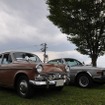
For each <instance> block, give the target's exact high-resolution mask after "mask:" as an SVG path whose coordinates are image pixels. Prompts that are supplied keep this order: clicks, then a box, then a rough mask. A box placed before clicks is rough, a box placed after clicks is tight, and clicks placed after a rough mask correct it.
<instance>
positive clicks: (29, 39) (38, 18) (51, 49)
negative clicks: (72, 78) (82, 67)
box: [0, 0, 105, 67]
mask: <svg viewBox="0 0 105 105" xmlns="http://www.w3.org/2000/svg"><path fill="white" fill-rule="evenodd" d="M45 1H46V0H0V52H4V51H11V50H19V51H21V50H22V51H29V52H36V54H37V55H39V57H40V58H41V59H43V52H41V51H40V49H41V47H42V46H40V44H42V43H47V47H48V48H47V54H48V56H49V60H50V59H53V58H58V57H71V58H76V59H78V60H80V61H81V62H83V61H84V62H85V63H86V64H89V63H90V62H91V60H90V58H89V57H88V56H85V55H81V54H80V53H78V52H77V51H75V48H76V47H75V45H73V44H72V43H70V42H69V41H67V37H66V35H65V34H62V33H61V32H60V30H59V29H58V28H57V27H56V26H54V25H53V23H52V22H51V21H49V20H48V18H47V16H48V14H49V11H48V7H47V5H46V3H45ZM104 59H105V56H102V57H100V58H99V59H98V66H103V67H105V64H104Z"/></svg>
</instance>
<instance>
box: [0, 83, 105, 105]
mask: <svg viewBox="0 0 105 105" xmlns="http://www.w3.org/2000/svg"><path fill="white" fill-rule="evenodd" d="M0 105H105V85H103V86H98V87H93V88H89V89H82V88H79V87H75V86H65V87H64V89H63V90H62V91H61V92H57V91H48V90H46V91H40V90H38V91H37V92H35V95H34V97H33V98H31V99H23V98H21V97H19V96H17V94H16V92H14V91H12V90H7V89H3V88H0Z"/></svg>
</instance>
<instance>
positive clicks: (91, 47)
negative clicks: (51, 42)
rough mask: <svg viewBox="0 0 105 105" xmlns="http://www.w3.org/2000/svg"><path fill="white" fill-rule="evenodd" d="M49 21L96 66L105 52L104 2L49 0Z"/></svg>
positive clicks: (99, 0) (92, 0)
mask: <svg viewBox="0 0 105 105" xmlns="http://www.w3.org/2000/svg"><path fill="white" fill-rule="evenodd" d="M46 3H47V5H48V9H49V13H50V14H49V16H48V19H49V20H51V21H52V22H53V24H55V25H56V26H58V28H60V30H61V32H62V33H66V34H67V39H68V41H71V42H72V43H73V44H75V45H76V46H77V48H76V50H77V51H79V52H80V53H81V54H85V55H89V57H90V58H91V60H92V64H93V66H97V59H98V57H99V56H102V55H104V53H103V51H105V0H47V2H46Z"/></svg>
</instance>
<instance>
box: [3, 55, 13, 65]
mask: <svg viewBox="0 0 105 105" xmlns="http://www.w3.org/2000/svg"><path fill="white" fill-rule="evenodd" d="M11 62H12V59H11V56H10V55H9V54H4V57H3V60H2V64H10V63H11Z"/></svg>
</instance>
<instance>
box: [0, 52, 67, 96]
mask: <svg viewBox="0 0 105 105" xmlns="http://www.w3.org/2000/svg"><path fill="white" fill-rule="evenodd" d="M67 69H68V68H67V67H65V65H60V66H59V65H53V64H44V63H42V62H41V60H40V58H39V57H38V56H37V55H35V54H32V53H27V52H5V53H2V54H0V86H2V87H10V88H15V89H16V90H17V93H18V94H19V95H20V96H21V97H24V98H29V97H31V96H32V93H33V89H35V88H33V87H46V88H50V87H54V88H56V89H58V90H62V88H63V86H64V84H65V83H66V81H67V73H66V70H67Z"/></svg>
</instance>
